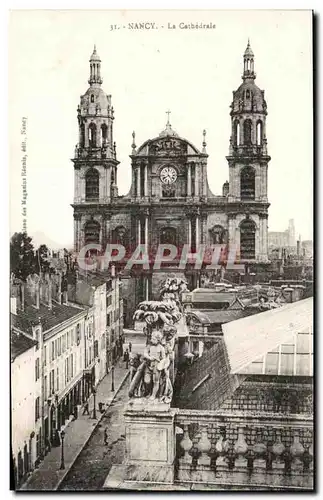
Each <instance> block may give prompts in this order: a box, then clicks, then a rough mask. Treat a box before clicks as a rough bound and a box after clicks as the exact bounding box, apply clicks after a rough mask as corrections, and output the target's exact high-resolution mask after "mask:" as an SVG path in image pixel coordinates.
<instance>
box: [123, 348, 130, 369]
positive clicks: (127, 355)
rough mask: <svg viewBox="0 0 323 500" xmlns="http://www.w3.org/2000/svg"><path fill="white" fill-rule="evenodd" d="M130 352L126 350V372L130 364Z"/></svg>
mask: <svg viewBox="0 0 323 500" xmlns="http://www.w3.org/2000/svg"><path fill="white" fill-rule="evenodd" d="M129 357H130V356H129V351H128V349H126V352H125V353H124V360H125V362H126V370H128V363H129Z"/></svg>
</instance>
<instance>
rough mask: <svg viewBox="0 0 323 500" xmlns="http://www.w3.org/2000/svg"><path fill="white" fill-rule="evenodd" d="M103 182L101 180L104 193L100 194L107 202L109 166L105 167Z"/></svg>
mask: <svg viewBox="0 0 323 500" xmlns="http://www.w3.org/2000/svg"><path fill="white" fill-rule="evenodd" d="M103 172H104V173H103V181H101V179H100V185H102V193H100V198H101V197H102V198H104V200H106V198H107V197H108V181H107V179H108V173H107V166H106V165H105V166H104V171H103Z"/></svg>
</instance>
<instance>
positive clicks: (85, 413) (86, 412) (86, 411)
mask: <svg viewBox="0 0 323 500" xmlns="http://www.w3.org/2000/svg"><path fill="white" fill-rule="evenodd" d="M82 415H89V416H90V412H89V403H88V402H86V403H85V404H84V408H83V413H82Z"/></svg>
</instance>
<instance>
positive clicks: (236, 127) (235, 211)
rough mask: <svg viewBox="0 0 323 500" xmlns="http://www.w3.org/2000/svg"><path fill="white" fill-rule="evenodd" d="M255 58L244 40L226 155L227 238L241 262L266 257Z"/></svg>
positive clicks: (261, 102) (262, 129)
mask: <svg viewBox="0 0 323 500" xmlns="http://www.w3.org/2000/svg"><path fill="white" fill-rule="evenodd" d="M254 63H255V58H254V53H253V51H252V49H251V46H250V42H249V40H248V45H247V48H246V50H245V52H244V55H243V74H242V80H243V83H242V84H241V85H240V87H239V88H238V89H237V90H236V91H234V92H233V101H232V103H231V106H230V107H231V112H230V116H231V137H230V147H229V156H227V161H228V163H229V195H228V210H229V212H228V223H229V241H230V243H231V244H234V245H236V247H237V249H238V251H239V252H240V254H239V255H240V260H241V261H242V262H250V261H251V262H266V261H267V260H268V257H267V256H268V207H269V203H268V193H267V186H268V182H267V179H268V163H269V161H270V156H268V153H267V139H266V117H267V103H266V101H265V96H264V91H263V90H260V89H259V87H257V85H256V84H255V79H256V73H255V64H254Z"/></svg>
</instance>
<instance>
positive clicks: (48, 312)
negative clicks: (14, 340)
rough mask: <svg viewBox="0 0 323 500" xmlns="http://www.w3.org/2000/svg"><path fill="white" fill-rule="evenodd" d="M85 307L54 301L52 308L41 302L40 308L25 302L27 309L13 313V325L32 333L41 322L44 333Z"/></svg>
mask: <svg viewBox="0 0 323 500" xmlns="http://www.w3.org/2000/svg"><path fill="white" fill-rule="evenodd" d="M84 309H85V308H84V307H82V308H81V307H74V306H70V305H65V304H57V303H56V302H54V301H53V302H52V309H48V306H45V305H44V304H40V306H39V309H36V308H35V307H34V306H32V305H26V304H25V310H24V311H21V310H18V311H17V314H11V315H10V316H11V325H12V326H13V327H16V328H18V329H19V330H21V331H22V332H25V333H32V329H33V327H34V326H36V325H38V324H39V322H41V325H42V330H43V333H44V332H46V331H47V330H50V329H51V328H54V327H55V326H56V325H59V324H61V323H64V321H66V320H68V319H70V318H73V317H74V316H77V315H78V314H80V312H82V310H84Z"/></svg>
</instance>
